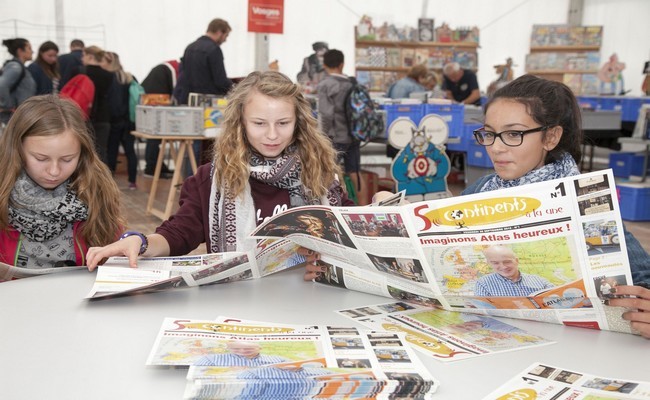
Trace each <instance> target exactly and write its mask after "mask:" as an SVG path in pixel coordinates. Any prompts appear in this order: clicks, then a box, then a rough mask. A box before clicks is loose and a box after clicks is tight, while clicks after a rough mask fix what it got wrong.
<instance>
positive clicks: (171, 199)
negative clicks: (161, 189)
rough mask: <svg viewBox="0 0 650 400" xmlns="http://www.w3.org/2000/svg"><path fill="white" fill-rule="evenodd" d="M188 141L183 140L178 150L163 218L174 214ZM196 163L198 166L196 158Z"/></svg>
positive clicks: (165, 218)
mask: <svg viewBox="0 0 650 400" xmlns="http://www.w3.org/2000/svg"><path fill="white" fill-rule="evenodd" d="M187 142H188V141H187V140H181V141H180V143H179V146H178V151H177V152H176V159H175V161H174V175H173V176H172V181H171V184H170V186H169V195H168V196H167V205H166V206H165V212H164V213H163V215H162V219H163V220H167V219H169V217H170V216H171V215H172V209H173V208H174V203H175V201H176V185H178V184H179V183H181V181H182V178H181V174H182V169H183V157H185V151H186V150H187V146H188V143H187ZM189 142H190V143H191V142H192V141H191V140H190V141H189ZM190 150H191V148H190ZM192 156H193V155H192ZM190 157H191V156H190ZM190 159H192V158H190ZM194 165H195V166H196V160H194Z"/></svg>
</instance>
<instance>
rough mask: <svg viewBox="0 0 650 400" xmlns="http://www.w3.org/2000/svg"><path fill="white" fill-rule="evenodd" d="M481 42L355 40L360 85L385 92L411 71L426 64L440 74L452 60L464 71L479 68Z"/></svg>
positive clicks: (356, 64) (357, 73)
mask: <svg viewBox="0 0 650 400" xmlns="http://www.w3.org/2000/svg"><path fill="white" fill-rule="evenodd" d="M477 48H478V43H477V42H473V41H465V42H416V41H380V40H362V39H356V41H355V68H356V76H357V80H358V81H359V83H361V84H364V85H366V86H368V87H369V88H370V90H371V91H375V92H386V91H387V90H388V88H389V87H390V85H391V84H392V83H393V82H395V81H396V80H398V79H401V78H403V77H404V76H405V75H406V73H407V72H408V70H409V68H411V67H412V66H414V65H418V64H426V65H427V67H428V68H429V69H431V70H434V71H437V72H441V71H442V67H443V66H444V65H445V64H446V63H448V62H451V61H456V62H458V63H459V64H460V65H461V67H462V68H466V69H471V70H474V71H476V70H477V68H478V56H477V51H476V50H477Z"/></svg>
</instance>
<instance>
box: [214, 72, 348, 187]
mask: <svg viewBox="0 0 650 400" xmlns="http://www.w3.org/2000/svg"><path fill="white" fill-rule="evenodd" d="M255 93H260V94H263V95H265V96H269V97H272V98H275V99H286V100H288V101H290V102H291V103H293V104H294V105H295V111H296V127H295V131H294V134H293V143H294V144H295V145H296V146H297V153H298V157H299V158H300V162H301V164H302V174H301V181H302V184H303V186H304V187H305V188H306V189H307V190H308V191H309V192H310V193H311V194H312V195H314V196H317V197H322V196H324V195H325V194H326V193H327V191H328V189H329V187H330V186H331V185H332V183H334V180H335V179H336V176H337V175H338V174H340V167H339V166H338V164H337V163H336V151H335V150H334V148H333V146H332V143H331V142H330V140H329V138H328V137H327V136H325V134H324V133H322V132H321V131H320V130H319V128H318V122H317V121H316V119H315V118H314V116H313V115H312V110H311V106H310V104H309V102H308V101H307V99H305V97H304V96H303V95H302V92H301V90H300V87H299V86H298V85H296V84H294V83H293V82H291V80H290V79H289V78H287V77H286V76H285V75H283V74H281V73H279V72H276V71H266V72H253V73H251V74H250V75H248V76H247V77H246V78H245V79H244V80H242V81H241V82H239V83H238V84H237V86H235V88H234V89H233V90H232V92H230V94H229V95H228V105H227V106H226V110H225V112H224V122H223V132H222V134H221V136H220V137H219V140H218V141H217V142H216V143H215V146H214V164H215V180H216V181H217V182H219V184H220V185H221V186H227V187H228V190H229V191H230V192H231V193H232V195H233V196H238V195H241V194H242V193H243V191H244V187H245V185H246V183H247V182H248V179H249V161H250V159H251V151H252V150H251V146H250V144H249V143H248V140H247V139H246V131H245V126H244V107H245V106H246V104H247V103H248V99H249V98H250V96H251V95H252V94H255Z"/></svg>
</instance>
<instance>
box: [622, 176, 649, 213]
mask: <svg viewBox="0 0 650 400" xmlns="http://www.w3.org/2000/svg"><path fill="white" fill-rule="evenodd" d="M616 190H617V192H618V198H619V204H620V209H621V218H623V219H624V220H628V221H650V207H649V206H648V205H650V184H648V183H645V184H642V183H623V184H617V185H616Z"/></svg>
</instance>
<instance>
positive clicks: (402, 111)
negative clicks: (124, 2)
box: [382, 104, 424, 137]
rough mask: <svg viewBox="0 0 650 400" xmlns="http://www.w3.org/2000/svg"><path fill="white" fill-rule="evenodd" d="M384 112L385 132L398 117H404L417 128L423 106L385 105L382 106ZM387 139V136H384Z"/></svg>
mask: <svg viewBox="0 0 650 400" xmlns="http://www.w3.org/2000/svg"><path fill="white" fill-rule="evenodd" d="M382 108H383V109H384V110H386V130H387V131H388V128H389V127H390V124H392V123H393V121H395V120H396V119H397V118H399V117H406V118H408V119H410V120H411V121H413V123H414V124H415V126H418V124H419V123H420V120H421V119H422V116H423V114H422V113H423V109H424V105H423V104H385V105H383V106H382ZM386 136H387V137H388V135H386Z"/></svg>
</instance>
